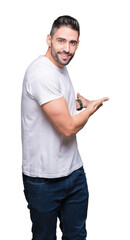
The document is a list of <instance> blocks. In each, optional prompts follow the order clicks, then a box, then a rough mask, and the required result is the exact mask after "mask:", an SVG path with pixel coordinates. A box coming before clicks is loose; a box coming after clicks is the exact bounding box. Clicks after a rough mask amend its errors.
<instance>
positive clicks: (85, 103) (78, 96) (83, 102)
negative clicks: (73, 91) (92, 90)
mask: <svg viewBox="0 0 130 240" xmlns="http://www.w3.org/2000/svg"><path fill="white" fill-rule="evenodd" d="M77 99H79V100H81V104H82V107H83V108H87V106H88V104H89V103H90V102H91V101H89V100H88V99H86V98H84V97H83V96H81V95H80V94H79V93H77ZM80 107H81V106H80V101H77V100H76V110H79V109H80Z"/></svg>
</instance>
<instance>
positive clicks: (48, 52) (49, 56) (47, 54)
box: [45, 47, 63, 68]
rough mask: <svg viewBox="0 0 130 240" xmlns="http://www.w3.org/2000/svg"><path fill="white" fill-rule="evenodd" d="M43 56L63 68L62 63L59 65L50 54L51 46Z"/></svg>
mask: <svg viewBox="0 0 130 240" xmlns="http://www.w3.org/2000/svg"><path fill="white" fill-rule="evenodd" d="M45 57H47V58H49V60H50V61H51V62H52V63H54V64H55V65H56V66H57V67H59V68H63V66H62V65H60V64H59V63H58V62H57V61H56V60H55V59H54V58H53V57H52V55H51V48H50V47H49V48H48V50H47V52H46V54H45Z"/></svg>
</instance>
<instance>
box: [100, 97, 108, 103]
mask: <svg viewBox="0 0 130 240" xmlns="http://www.w3.org/2000/svg"><path fill="white" fill-rule="evenodd" d="M108 100H109V97H103V98H102V99H101V101H102V102H105V101H108Z"/></svg>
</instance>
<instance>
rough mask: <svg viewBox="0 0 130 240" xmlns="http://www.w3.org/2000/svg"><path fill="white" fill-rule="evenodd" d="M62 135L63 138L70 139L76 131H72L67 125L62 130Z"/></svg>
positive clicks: (71, 127)
mask: <svg viewBox="0 0 130 240" xmlns="http://www.w3.org/2000/svg"><path fill="white" fill-rule="evenodd" d="M62 134H63V135H64V136H65V137H71V136H73V135H75V134H76V131H75V130H74V128H73V125H71V124H70V125H69V126H68V127H66V128H65V129H62Z"/></svg>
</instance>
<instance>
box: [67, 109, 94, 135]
mask: <svg viewBox="0 0 130 240" xmlns="http://www.w3.org/2000/svg"><path fill="white" fill-rule="evenodd" d="M89 117H90V113H89V111H88V109H85V110H84V111H82V112H80V113H79V114H76V115H74V116H73V117H72V118H71V128H70V132H69V135H70V136H71V135H74V134H76V133H77V132H79V131H80V130H81V129H82V128H83V127H84V126H85V124H86V123H87V121H88V119H89Z"/></svg>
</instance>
